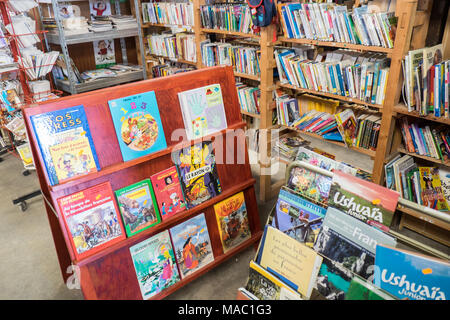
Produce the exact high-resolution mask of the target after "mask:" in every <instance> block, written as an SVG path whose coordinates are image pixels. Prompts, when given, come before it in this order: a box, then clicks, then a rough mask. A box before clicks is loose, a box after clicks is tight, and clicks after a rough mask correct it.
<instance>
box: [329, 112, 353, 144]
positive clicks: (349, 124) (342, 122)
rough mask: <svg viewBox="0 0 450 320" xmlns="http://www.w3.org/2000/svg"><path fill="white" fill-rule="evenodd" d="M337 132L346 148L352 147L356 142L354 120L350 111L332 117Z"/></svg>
mask: <svg viewBox="0 0 450 320" xmlns="http://www.w3.org/2000/svg"><path fill="white" fill-rule="evenodd" d="M334 116H335V118H336V122H337V124H338V129H339V132H340V134H341V136H342V139H344V142H345V144H346V145H347V146H352V145H353V143H354V141H355V140H356V134H357V132H356V118H355V114H354V113H353V111H352V109H346V110H344V111H342V112H340V113H337V114H335V115H334Z"/></svg>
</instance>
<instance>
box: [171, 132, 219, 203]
mask: <svg viewBox="0 0 450 320" xmlns="http://www.w3.org/2000/svg"><path fill="white" fill-rule="evenodd" d="M172 156H173V159H172V160H173V161H174V163H175V164H176V167H177V171H178V175H179V177H180V178H179V179H180V183H181V188H182V190H183V194H184V199H185V200H186V205H187V209H191V208H193V207H195V206H197V205H199V204H200V203H203V202H205V201H207V200H209V199H211V198H213V197H215V196H217V195H218V194H220V193H221V192H222V187H221V185H220V182H219V175H218V173H217V168H216V161H215V157H214V153H213V145H212V142H211V141H205V142H200V143H197V144H194V145H192V146H191V147H186V148H183V149H180V150H178V151H174V152H173V153H172Z"/></svg>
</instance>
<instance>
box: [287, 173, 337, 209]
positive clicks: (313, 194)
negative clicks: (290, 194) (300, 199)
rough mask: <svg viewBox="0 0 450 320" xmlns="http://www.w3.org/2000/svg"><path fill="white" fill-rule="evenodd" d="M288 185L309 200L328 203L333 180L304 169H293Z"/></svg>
mask: <svg viewBox="0 0 450 320" xmlns="http://www.w3.org/2000/svg"><path fill="white" fill-rule="evenodd" d="M286 185H287V187H288V188H289V189H292V190H294V191H295V192H298V193H300V194H301V195H302V196H305V197H306V198H308V199H311V200H313V201H316V202H320V203H323V204H327V203H328V196H329V194H330V187H331V179H330V177H328V176H324V175H321V174H320V173H316V172H314V171H311V170H309V169H306V168H303V167H293V168H292V169H291V172H290V175H289V179H288V182H287V184H286Z"/></svg>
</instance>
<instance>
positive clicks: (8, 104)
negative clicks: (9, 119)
mask: <svg viewBox="0 0 450 320" xmlns="http://www.w3.org/2000/svg"><path fill="white" fill-rule="evenodd" d="M0 101H1V102H2V104H3V106H4V107H5V108H6V111H8V112H13V111H15V110H16V109H17V108H19V107H20V105H21V104H22V102H21V101H20V98H19V95H18V94H17V91H16V89H9V90H2V91H1V92H0Z"/></svg>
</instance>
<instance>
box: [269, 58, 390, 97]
mask: <svg viewBox="0 0 450 320" xmlns="http://www.w3.org/2000/svg"><path fill="white" fill-rule="evenodd" d="M275 60H276V63H277V69H278V74H279V77H280V82H281V83H288V84H290V85H292V86H295V87H298V88H302V89H308V90H313V91H319V92H326V93H331V94H336V95H341V96H345V97H350V98H356V99H359V100H362V101H364V102H367V103H372V104H377V105H382V104H383V102H384V97H385V94H386V84H387V78H388V74H389V67H388V65H389V59H388V58H386V57H385V56H384V55H382V54H373V53H363V54H361V53H357V52H354V51H349V50H336V51H332V52H328V53H326V56H325V57H324V56H323V55H321V54H319V55H317V57H316V58H315V59H314V60H310V59H305V58H304V57H302V56H299V55H297V53H296V51H295V50H293V49H280V50H276V51H275Z"/></svg>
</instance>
